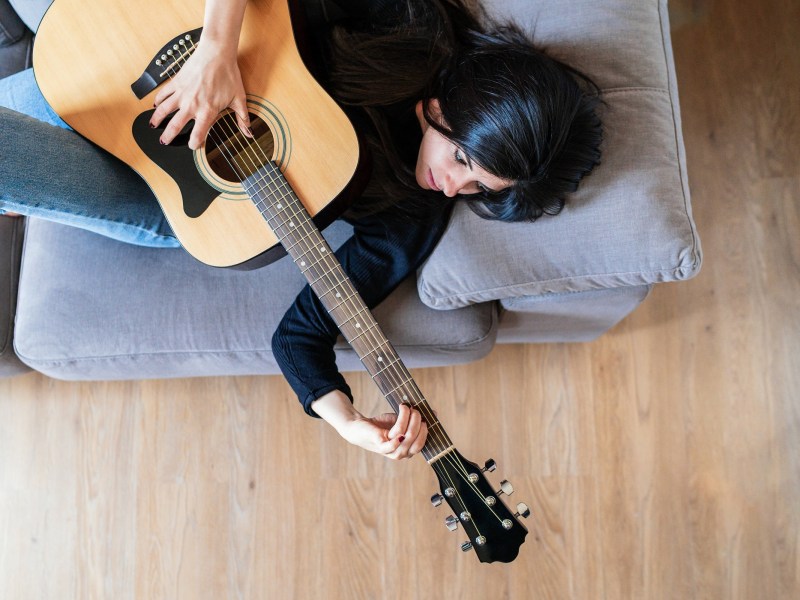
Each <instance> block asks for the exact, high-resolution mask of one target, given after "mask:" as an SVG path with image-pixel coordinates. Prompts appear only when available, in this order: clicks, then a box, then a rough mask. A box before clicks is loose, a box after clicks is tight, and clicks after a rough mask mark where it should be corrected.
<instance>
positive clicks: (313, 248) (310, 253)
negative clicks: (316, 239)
mask: <svg viewBox="0 0 800 600" xmlns="http://www.w3.org/2000/svg"><path fill="white" fill-rule="evenodd" d="M327 246H328V245H327V243H325V241H324V240H322V242H321V243H316V244H310V245H309V246H308V247H307V248H306V249H305V250H304V251H303V252H300V253H298V254H297V255H296V256H295V257H294V261H295V263H298V261H299V263H298V264H301V266H304V265H302V261H304V260H313V259H317V261H316V262H315V263H314V264H319V263H320V262H321V261H323V260H325V261H328V262H329V263H331V264H333V263H334V262H335V259H334V258H332V257H331V252H330V251H329V250H328V248H327ZM309 257H310V258H309ZM311 266H314V265H311Z"/></svg>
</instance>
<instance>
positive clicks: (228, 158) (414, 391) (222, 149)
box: [167, 43, 500, 534]
mask: <svg viewBox="0 0 800 600" xmlns="http://www.w3.org/2000/svg"><path fill="white" fill-rule="evenodd" d="M192 46H194V43H192ZM189 54H191V52H190V51H189V49H187V52H186V53H185V54H183V53H182V55H181V56H179V57H178V58H176V59H175V61H174V62H173V64H172V65H171V66H170V68H169V69H167V71H170V70H174V69H175V68H176V67H177V66H180V64H181V58H184V56H187V57H188V55H189ZM185 60H188V58H184V60H183V62H185ZM172 76H173V74H172V73H170V78H171V77H172ZM228 115H233V113H227V115H223V117H222V118H221V119H218V121H217V122H222V123H224V124H226V125H228V128H229V132H230V133H231V134H232V138H229V139H232V140H234V142H237V141H240V140H239V138H238V133H239V131H240V130H239V129H238V124H237V123H236V121H235V117H232V118H231V119H230V121H231V122H228V120H226V119H225V117H226V116H228ZM231 123H232V124H233V125H234V126H236V127H235V128H233V127H232V126H231ZM211 131H213V126H212V129H211ZM214 137H216V136H214ZM245 142H246V144H247V146H249V147H250V148H252V146H253V145H255V147H256V148H257V149H258V150H260V151H261V152H262V153H264V152H263V148H261V146H260V145H259V144H257V143H255V144H254V143H253V141H252V140H250V139H249V138H245ZM215 143H216V144H217V147H218V148H219V150H220V153H221V154H222V155H223V156H224V158H225V160H226V161H227V162H228V165H229V166H230V167H231V168H232V169H233V170H234V172H235V171H237V168H235V167H234V165H233V164H231V162H230V161H231V159H232V160H233V161H234V162H236V159H235V158H234V157H233V155H230V156H228V155H227V154H226V151H225V142H224V141H222V143H220V140H218V139H215ZM232 145H233V144H232ZM247 146H245V147H244V148H243V150H244V152H245V153H246V154H247V153H248V152H247V150H248V147H247ZM248 158H249V159H250V160H251V165H250V166H251V167H253V168H254V170H255V173H258V172H259V170H260V169H259V167H258V164H259V157H258V155H257V154H256V160H255V161H252V158H251V157H248ZM264 159H265V160H266V161H267V162H269V160H270V159H269V158H268V157H267V156H266V154H265V153H264ZM237 167H238V170H239V171H241V173H239V174H238V175H239V176H240V177H241V176H242V175H243V174H244V170H243V169H241V167H240V166H239V165H238V163H237ZM283 179H284V182H282V185H283V187H284V188H286V183H287V182H285V178H283ZM261 181H262V182H263V181H264V179H263V177H262V178H261ZM269 183H271V184H274V183H275V180H274V179H272V175H271V174H270V181H269ZM260 191H263V188H261V189H260ZM267 191H271V190H269V188H268V190H267ZM286 191H287V192H288V193H290V194H293V191H292V190H291V188H287V189H286ZM283 198H284V199H285V198H286V195H284V197H283ZM293 216H300V215H299V213H294V215H293ZM307 218H308V217H307V216H306V218H305V219H302V220H301V223H302V224H303V228H304V229H305V228H306V223H305V221H306V220H307ZM315 229H316V227H314V229H312V231H311V233H313V232H314V230H315ZM317 231H318V230H317ZM306 233H309V232H306ZM320 237H321V236H320ZM303 239H305V238H303ZM301 241H302V240H301ZM323 241H324V240H323ZM309 250H310V247H306V252H305V253H306V254H307V253H308V251H309ZM329 259H330V256H329V255H328V254H326V255H325V256H323V257H322V260H323V261H324V262H325V263H326V266H327V263H328V262H329ZM319 262H320V261H317V264H318V263H319ZM335 267H336V265H335V263H334V264H333V268H334V269H335ZM329 274H330V272H326V273H325V274H324V276H325V277H327V276H328V275H329ZM342 283H348V284H349V285H350V286H351V287H352V283H351V282H349V281H347V280H346V281H343V282H337V285H341V284H342ZM353 291H354V292H355V293H357V291H356V290H355V289H353ZM351 298H352V296H349V297H348V298H346V299H345V300H343V302H341V303H340V304H339V305H337V307H335V308H338V307H340V306H342V305H345V306H346V308H350V307H347V302H348V301H349V300H350V299H351ZM355 308H358V306H356V307H355ZM365 308H366V307H365ZM362 310H364V312H366V314H368V315H369V316H370V317H372V315H371V313H369V311H368V309H366V310H365V309H360V310H359V311H358V312H361V311H362ZM329 312H330V311H329ZM349 312H351V313H352V310H350V311H349ZM358 312H357V313H356V314H355V315H352V316H351V317H350V318H349V319H348V320H352V319H353V318H356V317H357V316H358ZM372 320H373V321H374V317H373V318H372ZM376 327H378V324H377V322H374V325H370V327H369V328H368V332H369V334H370V336H371V337H372V338H373V339H372V341H373V343H377V345H376V346H375V347H373V349H372V350H370V351H369V353H367V354H365V356H367V355H368V354H370V353H374V352H375V350H378V349H380V348H381V347H382V346H384V343H383V342H381V341H380V340H379V339H377V338H376V337H375V335H374V331H373V330H374V329H375V328H376ZM365 333H366V332H365ZM387 343H388V340H387ZM351 345H352V344H351ZM392 350H393V351H394V349H393V348H392ZM394 353H395V354H396V351H394ZM384 356H386V354H385V351H384ZM362 362H363V360H362ZM398 362H399V356H398V361H395V362H393V363H392V364H391V365H390V366H388V367H386V368H384V369H383V371H390V372H391V371H392V370H393V369H394V368H396V366H397V364H398ZM400 364H401V366H404V365H402V363H401V362H400ZM392 375H397V373H392ZM399 375H401V378H402V376H403V374H402V373H400V374H399ZM409 377H410V374H409ZM373 378H374V377H373ZM395 382H396V380H395ZM409 382H410V383H413V379H411V380H410V381H407V382H404V383H402V384H400V387H402V386H403V385H406V384H407V383H409ZM415 388H416V385H415V386H414V387H412V388H411V392H412V395H417V392H418V391H419V390H418V389H415ZM395 389H399V387H398V388H395ZM419 396H420V398H419V399H420V400H421V401H422V402H423V405H422V409H421V410H423V411H424V410H425V409H426V408H429V407H426V406H425V405H426V404H427V402H426V400H425V399H424V397H422V396H421V393H420V394H419ZM387 399H388V400H391V398H390V397H389V398H387ZM417 406H419V405H417ZM433 418H434V419H435V420H436V423H435V424H433V425H431V428H432V427H435V426H436V425H439V427H441V425H440V423H439V421H438V419H437V418H436V417H435V415H433ZM426 423H427V421H426ZM433 433H434V436H433V438H434V446H436V442H437V440H436V432H433ZM439 443H440V444H441V443H442V442H439ZM444 443H446V442H444ZM449 447H450V446H448V447H447V448H445V449H444V450H447V449H448V448H449ZM449 454H450V453H449V452H448V454H447V455H445V456H444V457H443V458H445V459H447V461H448V462H449V463H450V464H451V466H455V467H456V468H457V469H459V470H460V471H461V472H462V473H461V474H462V475H464V476H465V477H464V479H465V481H466V482H467V483H468V485H470V487H472V488H473V490H474V491H475V492H476V493H477V494H478V496H479V497H480V498H481V500H482V501H483V502H484V503H486V499H485V498H484V497H483V494H482V493H480V490H478V489H477V487H476V486H475V485H474V484H473V482H472V481H471V480H470V479H469V474H468V473H467V469H466V468H465V467H464V465H463V463H461V460H460V458H459V459H458V461H457V463H458V464H457V463H456V461H454V460H452V457H451V456H449ZM432 466H433V467H434V468H435V469H437V466H438V461H437V463H434V464H433V465H432ZM437 470H438V469H437ZM448 480H450V484H451V487H452V488H453V490H455V487H454V486H453V482H452V479H450V477H449V475H448ZM456 494H458V492H457V491H456ZM459 500H460V498H459ZM461 504H462V506H464V503H463V501H462V502H461ZM487 506H488V507H489V508H490V512H492V513H494V509H493V507H492V506H489V505H488V504H487ZM465 508H466V507H465ZM495 516H496V517H497V518H498V519H499V518H500V517H499V515H495ZM475 528H476V530H477V531H478V533H479V534H480V531H479V530H478V528H477V525H475Z"/></svg>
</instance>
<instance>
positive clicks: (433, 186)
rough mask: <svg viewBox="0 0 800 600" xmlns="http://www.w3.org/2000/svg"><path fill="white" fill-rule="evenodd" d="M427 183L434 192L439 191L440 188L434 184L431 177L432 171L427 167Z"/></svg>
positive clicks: (434, 181)
mask: <svg viewBox="0 0 800 600" xmlns="http://www.w3.org/2000/svg"><path fill="white" fill-rule="evenodd" d="M428 185H429V186H431V189H432V190H433V191H435V192H441V191H442V189H441V188H440V187H439V186H438V185H436V180H435V179H434V178H433V171H431V170H430V169H428Z"/></svg>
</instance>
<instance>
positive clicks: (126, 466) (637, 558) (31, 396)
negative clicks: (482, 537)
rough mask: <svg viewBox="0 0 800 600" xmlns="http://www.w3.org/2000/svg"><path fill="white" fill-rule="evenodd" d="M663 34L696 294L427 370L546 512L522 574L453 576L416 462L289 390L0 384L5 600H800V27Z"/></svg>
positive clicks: (0, 577)
mask: <svg viewBox="0 0 800 600" xmlns="http://www.w3.org/2000/svg"><path fill="white" fill-rule="evenodd" d="M671 11H672V25H673V42H674V50H675V57H676V65H677V72H678V78H679V82H680V92H681V102H682V112H683V128H684V134H685V140H686V151H687V157H688V165H689V172H690V185H691V189H692V194H693V205H694V216H695V219H696V221H697V224H698V227H699V231H700V234H701V239H702V242H703V247H704V251H705V265H704V268H703V270H702V272H701V274H700V275H699V276H698V277H697V278H696V279H694V280H692V281H689V282H685V283H677V284H667V285H661V286H658V287H657V288H656V289H655V290H654V291H653V293H652V295H651V297H650V298H649V299H648V300H647V301H646V302H645V303H644V304H643V305H642V306H641V307H640V308H639V309H638V310H637V311H636V312H635V313H634V314H632V315H631V316H630V317H629V318H628V319H626V320H625V321H624V322H623V323H621V324H620V325H619V326H617V327H616V328H614V329H613V330H612V331H611V332H610V333H608V334H607V335H605V336H603V337H602V338H601V339H599V340H597V341H596V342H593V343H589V344H570V345H558V344H553V345H539V346H503V347H497V348H496V350H495V351H494V352H493V353H492V354H491V355H490V356H489V357H488V358H487V359H485V360H483V361H481V362H478V363H476V364H472V365H468V366H462V367H456V368H444V369H434V370H419V371H417V372H416V375H417V376H418V379H419V382H420V385H421V387H422V388H423V389H424V390H425V391H426V392H427V394H428V395H429V397H431V398H432V399H435V402H434V404H435V406H436V407H437V408H438V410H439V412H440V415H441V418H442V420H443V421H444V422H445V423H447V424H448V430H449V432H450V434H451V436H452V438H453V439H454V440H455V441H456V443H457V444H458V446H459V448H460V449H461V450H462V451H463V452H464V453H465V454H466V455H467V457H468V458H471V459H472V460H476V461H483V460H484V459H485V458H488V457H490V456H491V457H493V458H495V459H496V460H497V462H498V464H499V470H498V473H501V474H502V477H505V478H508V479H509V480H510V481H511V482H512V483H513V484H514V485H515V487H516V493H515V494H514V495H513V496H512V497H511V500H512V501H515V502H516V501H520V500H522V501H525V502H527V503H528V504H529V505H530V507H531V509H532V511H533V513H534V516H533V518H532V519H530V520H529V521H528V526H529V528H530V531H531V533H530V535H529V537H528V541H527V542H526V544H525V545H524V546H523V548H522V552H521V555H520V557H519V558H518V559H517V560H516V561H515V562H514V563H511V564H509V565H503V564H492V565H481V564H479V563H478V562H477V560H476V559H475V557H474V556H471V555H466V554H462V552H461V551H460V550H459V545H460V543H461V542H462V541H463V537H464V535H463V533H462V532H461V531H459V532H458V533H454V534H453V533H449V532H448V531H447V530H446V529H445V526H444V523H443V519H444V517H445V516H446V514H448V511H446V510H445V508H444V507H441V508H438V509H434V508H433V507H432V506H431V505H430V503H429V502H428V497H429V496H430V495H431V494H432V493H433V492H434V491H436V485H435V479H434V477H433V474H432V472H431V471H430V469H429V468H428V467H427V466H426V464H425V463H424V462H423V461H422V460H421V459H415V460H413V461H404V462H402V463H393V462H390V461H386V460H384V459H382V458H380V457H377V456H374V455H370V454H368V453H366V452H363V451H360V450H358V449H355V448H352V447H349V446H348V445H347V444H346V443H344V442H343V441H342V440H340V439H339V438H338V436H337V435H336V434H335V432H333V431H331V430H329V429H328V428H327V426H326V425H325V424H324V423H320V422H317V421H315V420H312V419H309V418H307V417H306V416H305V415H304V414H303V413H302V412H301V411H300V410H299V408H298V406H297V404H296V400H295V399H294V398H293V397H292V394H291V392H290V390H289V388H288V386H287V385H286V384H285V383H284V382H283V380H282V379H281V378H280V377H264V378H218V379H210V380H181V381H152V382H135V383H94V384H81V383H78V384H73V383H64V382H58V381H53V380H49V379H46V378H44V377H40V376H37V375H25V376H22V377H18V378H14V379H9V380H2V381H0V598H2V599H3V600H18V599H19V600H29V599H43V600H70V599H73V598H77V599H84V598H109V599H114V600H123V599H133V598H137V599H151V598H152V599H156V598H157V599H161V598H164V599H170V600H171V599H190V600H197V599H206V598H208V599H215V600H216V599H226V598H243V599H254V598H267V599H276V600H282V599H292V600H293V599H299V600H304V599H316V598H325V599H332V600H334V599H336V600H338V599H342V600H357V599H384V598H385V599H395V598H397V599H422V600H427V599H447V600H449V599H451V598H452V599H455V598H464V599H478V598H488V599H502V598H511V599H524V600H528V599H561V598H569V599H573V598H574V599H594V598H604V599H608V600H616V599H628V598H630V599H635V600H640V599H657V598H669V599H680V600H683V599H694V598H697V599H727V598H736V599H743V600H760V599H765V600H773V599H787V600H788V599H790V598H798V597H800V209H799V208H798V206H800V2H796V1H795V0H784V1H780V0H763V1H756V0H729V1H727V2H722V1H721V0H720V1H712V0H676V1H675V2H673V3H672V7H671ZM350 379H351V381H352V382H353V384H354V389H355V392H356V393H357V394H358V396H359V398H361V400H360V406H361V407H362V408H363V409H364V410H365V411H366V410H370V408H371V409H372V410H374V411H376V412H377V411H382V410H383V404H382V402H381V401H380V399H379V398H378V395H377V393H376V392H375V391H374V390H373V388H372V384H371V382H370V381H369V379H368V378H367V377H366V376H365V375H354V376H352V377H351V378H350ZM491 478H492V479H493V480H494V481H495V483H499V480H500V478H501V477H496V476H495V475H492V476H491Z"/></svg>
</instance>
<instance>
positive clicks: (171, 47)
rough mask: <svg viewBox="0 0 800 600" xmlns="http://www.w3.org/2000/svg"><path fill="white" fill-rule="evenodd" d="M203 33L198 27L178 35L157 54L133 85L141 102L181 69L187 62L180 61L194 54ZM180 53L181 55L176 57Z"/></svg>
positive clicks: (134, 91) (132, 87)
mask: <svg viewBox="0 0 800 600" xmlns="http://www.w3.org/2000/svg"><path fill="white" fill-rule="evenodd" d="M202 31H203V28H202V27H198V28H197V29H192V30H191V31H186V32H184V33H182V34H180V35H177V36H175V37H174V38H172V39H171V40H170V41H169V42H167V43H166V44H164V46H163V47H162V48H161V50H159V51H158V52H156V53H155V55H154V56H153V58H152V60H151V61H150V64H149V65H148V66H147V68H146V69H145V70H144V72H143V73H142V75H141V77H139V79H137V80H136V81H134V82H133V83H132V84H131V90H133V93H134V94H136V97H137V98H138V99H139V100H141V99H142V98H144V97H145V96H147V94H149V93H150V92H152V91H153V90H154V89H156V88H157V87H158V86H159V85H161V84H162V83H163V82H164V81H166V80H167V79H169V75H170V74H171V73H169V71H171V70H173V69H176V70H177V69H180V65H181V63H183V62H186V61H185V60H183V61H180V62H179V59H180V58H182V57H184V56H186V55H187V54H191V53H192V52H194V49H193V48H195V47H197V43H198V42H199V41H200V34H201V33H202ZM187 45H191V46H192V48H187V47H186V46H187ZM178 51H180V55H178V56H176V52H178ZM173 74H174V73H173Z"/></svg>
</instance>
